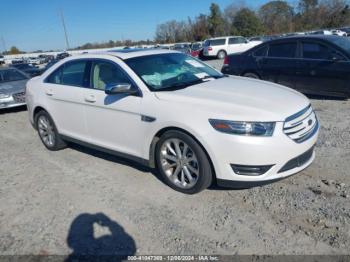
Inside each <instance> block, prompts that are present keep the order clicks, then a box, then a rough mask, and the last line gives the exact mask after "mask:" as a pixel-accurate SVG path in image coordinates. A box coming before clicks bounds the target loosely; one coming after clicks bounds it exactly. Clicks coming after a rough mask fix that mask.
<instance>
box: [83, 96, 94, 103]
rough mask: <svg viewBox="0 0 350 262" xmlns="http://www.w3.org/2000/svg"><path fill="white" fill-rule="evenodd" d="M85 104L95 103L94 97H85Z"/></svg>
mask: <svg viewBox="0 0 350 262" xmlns="http://www.w3.org/2000/svg"><path fill="white" fill-rule="evenodd" d="M85 102H88V103H95V102H96V98H95V96H94V95H89V96H86V97H85Z"/></svg>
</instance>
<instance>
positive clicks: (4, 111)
mask: <svg viewBox="0 0 350 262" xmlns="http://www.w3.org/2000/svg"><path fill="white" fill-rule="evenodd" d="M26 110H27V106H17V107H12V108H3V109H0V115H3V114H11V113H18V112H22V111H26Z"/></svg>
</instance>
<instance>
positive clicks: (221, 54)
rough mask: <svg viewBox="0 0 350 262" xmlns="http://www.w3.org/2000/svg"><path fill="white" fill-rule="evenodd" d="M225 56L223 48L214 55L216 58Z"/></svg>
mask: <svg viewBox="0 0 350 262" xmlns="http://www.w3.org/2000/svg"><path fill="white" fill-rule="evenodd" d="M225 56H226V52H225V51H224V50H220V51H219V52H218V54H217V55H216V57H217V58H218V59H224V58H225Z"/></svg>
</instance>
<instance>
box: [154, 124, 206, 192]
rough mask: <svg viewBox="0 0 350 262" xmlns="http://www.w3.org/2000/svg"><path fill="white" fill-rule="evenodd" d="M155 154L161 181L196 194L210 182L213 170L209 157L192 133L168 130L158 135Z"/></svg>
mask: <svg viewBox="0 0 350 262" xmlns="http://www.w3.org/2000/svg"><path fill="white" fill-rule="evenodd" d="M176 144H177V145H178V146H176ZM179 152H180V154H179ZM184 153H185V155H184ZM155 154H156V155H155V158H156V163H157V169H158V172H159V173H160V175H161V176H162V178H163V181H164V182H165V183H166V184H167V185H168V186H170V187H171V188H173V189H175V190H176V191H179V192H182V193H185V194H195V193H199V192H200V191H202V190H204V189H206V188H208V187H209V186H210V185H211V183H212V181H213V172H212V168H211V165H210V162H209V159H208V156H207V155H206V153H205V152H204V150H203V148H202V147H201V146H200V145H199V144H198V142H197V141H195V140H194V139H193V138H192V137H191V136H189V135H187V134H185V133H183V132H180V131H176V130H174V131H168V132H166V133H164V134H163V135H162V136H161V137H160V139H159V141H158V143H157V145H156V150H155ZM179 156H180V157H179ZM181 156H182V157H181Z"/></svg>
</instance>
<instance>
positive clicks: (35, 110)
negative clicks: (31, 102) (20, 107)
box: [33, 105, 51, 129]
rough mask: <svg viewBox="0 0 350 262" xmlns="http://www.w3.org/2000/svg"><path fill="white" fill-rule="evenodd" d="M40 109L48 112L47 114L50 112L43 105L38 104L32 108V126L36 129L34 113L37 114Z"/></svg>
mask: <svg viewBox="0 0 350 262" xmlns="http://www.w3.org/2000/svg"><path fill="white" fill-rule="evenodd" d="M40 111H45V112H46V113H48V114H49V115H50V113H49V112H48V111H47V110H46V109H45V108H44V107H42V106H40V105H38V106H36V107H35V108H34V110H33V121H34V123H33V126H34V128H35V129H37V126H36V115H37V114H38V113H39V112H40ZM50 117H51V115H50Z"/></svg>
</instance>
